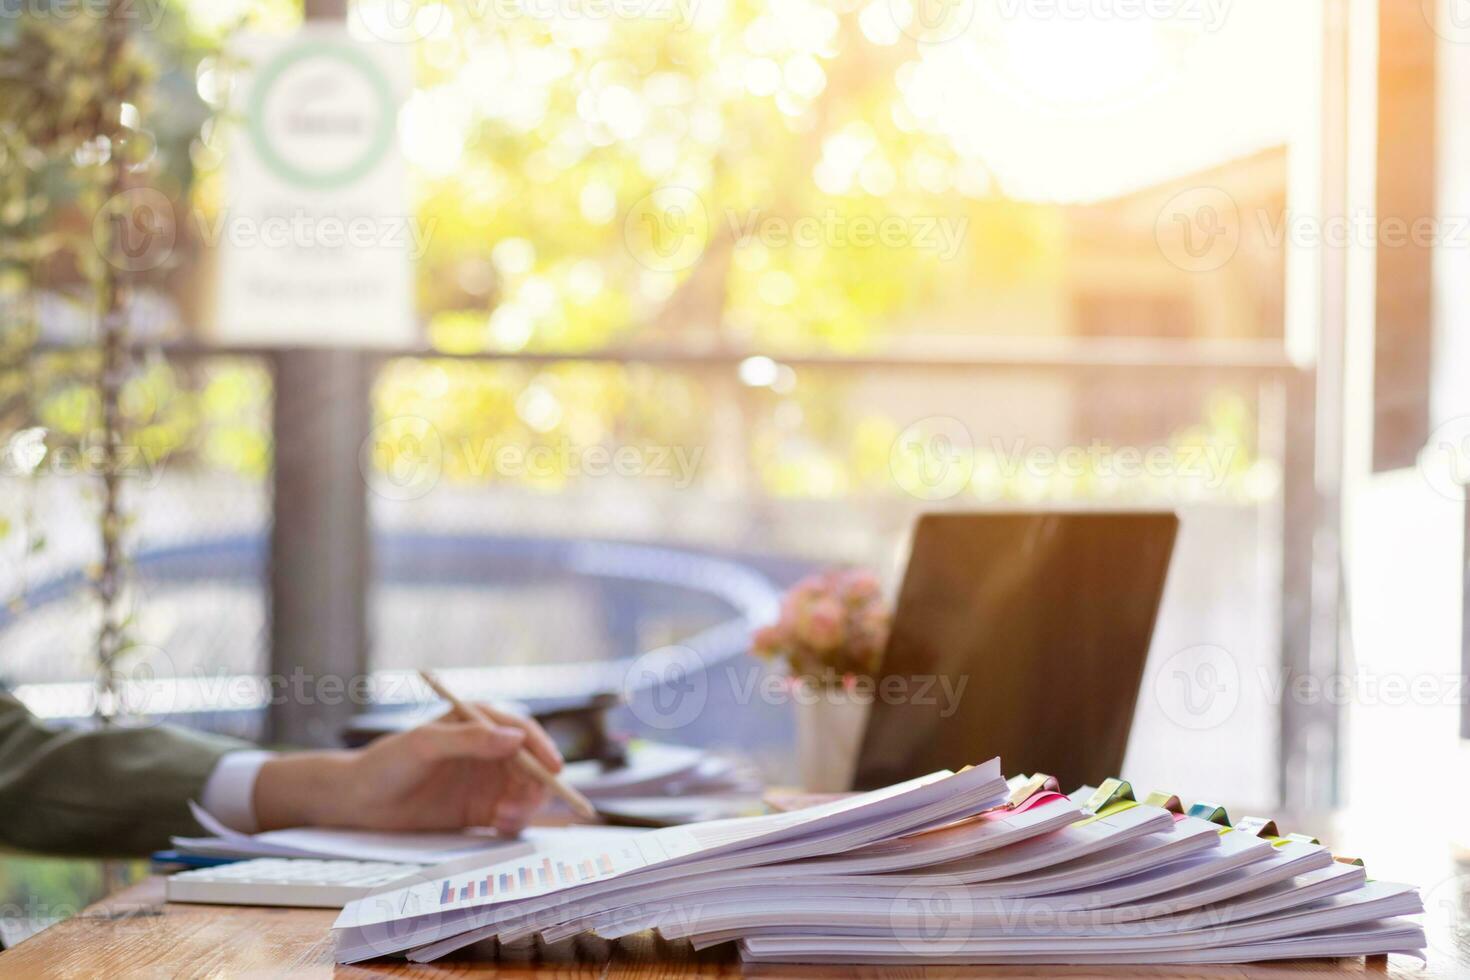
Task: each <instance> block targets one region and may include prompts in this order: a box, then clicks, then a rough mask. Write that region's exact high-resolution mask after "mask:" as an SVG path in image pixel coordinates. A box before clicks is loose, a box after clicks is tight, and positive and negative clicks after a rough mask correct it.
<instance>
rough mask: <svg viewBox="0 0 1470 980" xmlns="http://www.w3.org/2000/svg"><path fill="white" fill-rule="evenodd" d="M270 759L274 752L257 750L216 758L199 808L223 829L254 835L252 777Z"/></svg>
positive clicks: (253, 784) (258, 773) (253, 778)
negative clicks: (216, 760)
mask: <svg viewBox="0 0 1470 980" xmlns="http://www.w3.org/2000/svg"><path fill="white" fill-rule="evenodd" d="M274 757H275V753H274V752H264V751H258V750H246V751H241V752H229V753H226V754H225V755H222V756H220V760H219V762H216V763H215V764H214V772H212V773H210V774H209V779H208V780H207V781H206V782H205V784H204V792H203V793H202V794H201V797H200V800H199V805H200V806H202V807H204V809H205V810H208V811H209V814H210V815H211V816H213V817H214V818H215V819H216V820H218V821H219V822H220V823H222V824H224V825H225V826H226V827H229V828H230V829H232V830H238V831H240V832H241V833H243V834H253V833H255V832H256V831H257V830H259V829H260V825H259V824H257V823H256V822H255V777H256V776H258V775H260V767H261V766H263V765H265V763H266V761H267V760H269V759H272V758H274Z"/></svg>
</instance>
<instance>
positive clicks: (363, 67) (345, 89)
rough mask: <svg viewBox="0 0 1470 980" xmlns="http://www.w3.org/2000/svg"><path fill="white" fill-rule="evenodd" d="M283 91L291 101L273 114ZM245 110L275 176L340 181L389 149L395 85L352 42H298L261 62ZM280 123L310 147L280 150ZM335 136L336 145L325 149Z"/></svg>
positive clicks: (324, 183)
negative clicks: (282, 114) (282, 111)
mask: <svg viewBox="0 0 1470 980" xmlns="http://www.w3.org/2000/svg"><path fill="white" fill-rule="evenodd" d="M344 68H345V69H346V71H345V72H343V70H342V69H344ZM318 69H320V70H318ZM328 71H329V72H330V74H328V73H327V72H328ZM286 98H289V99H291V102H289V103H288V104H287V105H288V108H287V110H286V115H285V118H284V119H283V120H281V121H279V122H278V121H276V118H275V117H276V116H277V115H279V110H278V107H277V106H274V105H272V104H271V103H272V102H273V101H275V102H279V101H281V100H282V99H286ZM268 116H269V117H270V121H269V122H268ZM247 117H248V127H249V132H250V142H251V143H252V145H254V147H255V152H256V153H257V154H259V156H260V159H261V160H262V161H263V162H264V163H265V165H266V166H267V167H268V168H269V169H270V170H271V171H273V172H274V173H275V174H276V175H277V176H279V177H280V178H282V179H283V180H286V181H289V182H290V183H293V184H296V185H298V186H301V187H308V188H314V189H321V190H325V189H330V188H335V187H342V186H344V185H346V184H350V183H352V182H354V181H356V180H358V179H359V178H360V177H362V176H363V175H364V174H366V173H368V172H369V171H371V170H372V169H373V168H374V167H375V166H377V164H378V162H379V161H380V160H382V158H383V155H384V154H385V153H386V152H387V150H388V145H389V143H390V142H391V141H392V139H393V130H394V117H395V101H394V98H393V87H392V86H391V85H390V84H389V82H388V78H387V76H385V75H384V74H383V71H382V69H380V68H379V67H378V66H377V65H376V64H374V63H373V61H372V59H370V58H369V57H368V56H367V55H365V54H364V53H363V52H362V51H360V50H358V49H356V48H354V47H351V46H348V45H343V44H332V43H329V42H310V43H304V44H299V45H297V46H295V47H292V48H289V49H287V50H286V51H283V52H281V53H280V54H279V55H277V56H276V57H275V58H274V59H272V60H271V61H269V62H268V63H267V64H266V65H265V67H264V68H262V69H261V71H260V74H259V75H258V76H257V77H256V79H255V83H254V84H253V85H252V86H251V92H250V104H249V109H248V112H247ZM281 126H285V127H287V132H288V133H289V134H290V137H291V138H292V139H296V138H305V139H306V140H309V141H310V142H312V143H314V144H315V147H314V148H304V149H302V150H300V151H295V152H292V151H286V150H284V149H283V147H282V143H281V139H280V135H279V132H280V131H279V127H281ZM333 141H335V143H336V144H337V146H336V147H335V148H331V149H332V151H331V152H327V151H328V150H329V147H330V143H331V142H333Z"/></svg>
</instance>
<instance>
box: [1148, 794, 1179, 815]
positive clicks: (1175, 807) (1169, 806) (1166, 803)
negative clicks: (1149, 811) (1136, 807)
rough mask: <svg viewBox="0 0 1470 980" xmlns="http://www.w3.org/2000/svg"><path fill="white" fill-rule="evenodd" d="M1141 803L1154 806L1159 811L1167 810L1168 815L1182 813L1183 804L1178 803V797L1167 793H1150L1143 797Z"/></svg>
mask: <svg viewBox="0 0 1470 980" xmlns="http://www.w3.org/2000/svg"><path fill="white" fill-rule="evenodd" d="M1143 802H1145V803H1147V804H1148V805H1149V806H1156V807H1158V808H1159V809H1160V810H1168V811H1169V812H1170V813H1179V814H1182V813H1184V804H1183V803H1180V802H1179V797H1177V796H1171V795H1169V794H1168V793H1150V794H1148V796H1146V797H1144V800H1143Z"/></svg>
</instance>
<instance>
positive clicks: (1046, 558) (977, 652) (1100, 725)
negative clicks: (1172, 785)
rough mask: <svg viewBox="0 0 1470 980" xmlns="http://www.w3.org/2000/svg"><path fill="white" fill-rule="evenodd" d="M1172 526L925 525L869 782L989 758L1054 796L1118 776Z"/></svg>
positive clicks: (878, 721)
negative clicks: (1046, 780)
mask: <svg viewBox="0 0 1470 980" xmlns="http://www.w3.org/2000/svg"><path fill="white" fill-rule="evenodd" d="M1178 526H1179V520H1178V518H1177V517H1176V516H1175V515H1173V514H1170V513H996V514H939V515H928V516H925V517H922V518H920V520H919V523H918V526H917V528H916V530H915V533H914V543H913V550H912V552H911V554H910V557H909V564H908V570H907V572H906V573H905V575H904V581H903V587H902V589H901V590H900V593H899V598H898V604H897V607H896V610H895V613H894V619H893V629H892V632H891V634H890V636H889V640H888V646H887V648H886V650H885V652H884V660H883V668H882V673H881V676H880V678H879V682H878V684H877V686H876V693H875V697H874V701H873V704H872V707H871V709H870V714H869V718H868V725H867V732H866V735H865V737H864V741H863V747H862V751H861V753H860V755H859V758H858V765H857V774H856V777H855V783H856V788H858V789H869V788H874V787H878V786H885V785H888V784H890V783H894V782H897V781H899V780H903V779H910V778H913V777H915V776H920V775H923V774H925V773H929V772H933V771H935V770H937V769H959V768H960V767H961V766H965V765H970V764H974V763H979V762H983V761H985V760H986V759H989V758H991V757H992V756H996V755H999V756H1000V758H1001V764H1002V766H1003V767H1004V770H1005V772H1006V773H1007V774H1010V775H1014V774H1017V773H1023V772H1024V773H1028V774H1030V773H1035V772H1044V773H1048V774H1049V775H1053V776H1056V777H1057V778H1058V779H1059V780H1060V781H1061V784H1062V786H1063V787H1064V788H1073V787H1076V786H1080V785H1082V784H1083V783H1086V782H1094V783H1095V782H1096V781H1098V780H1102V779H1105V778H1107V777H1109V776H1115V775H1118V770H1119V769H1120V768H1121V767H1122V764H1123V752H1124V750H1125V749H1126V747H1127V744H1128V730H1129V728H1130V727H1131V725H1132V723H1133V709H1134V705H1135V703H1136V702H1137V699H1138V689H1139V685H1140V684H1141V682H1142V680H1143V670H1144V663H1145V661H1146V659H1147V657H1148V649H1149V641H1150V640H1151V638H1152V636H1153V629H1154V621H1155V619H1156V617H1157V615H1158V610H1159V603H1160V600H1161V598H1162V596H1163V590H1164V581H1165V577H1166V575H1167V572H1168V568H1169V559H1170V556H1171V555H1172V553H1173V548H1174V538H1175V535H1176V533H1177V531H1178Z"/></svg>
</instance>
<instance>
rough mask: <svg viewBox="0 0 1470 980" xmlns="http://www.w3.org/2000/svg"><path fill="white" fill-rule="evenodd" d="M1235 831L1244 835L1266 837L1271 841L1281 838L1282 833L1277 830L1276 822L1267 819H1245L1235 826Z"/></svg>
mask: <svg viewBox="0 0 1470 980" xmlns="http://www.w3.org/2000/svg"><path fill="white" fill-rule="evenodd" d="M1235 829H1236V830H1238V831H1240V832H1241V833H1242V834H1249V835H1250V836H1252V837H1265V838H1267V839H1270V840H1274V839H1276V838H1279V837H1280V836H1281V831H1279V830H1277V829H1276V821H1275V820H1267V819H1266V818H1265V817H1245V818H1243V819H1242V820H1241V821H1240V822H1239V823H1237V824H1236V825H1235Z"/></svg>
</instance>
